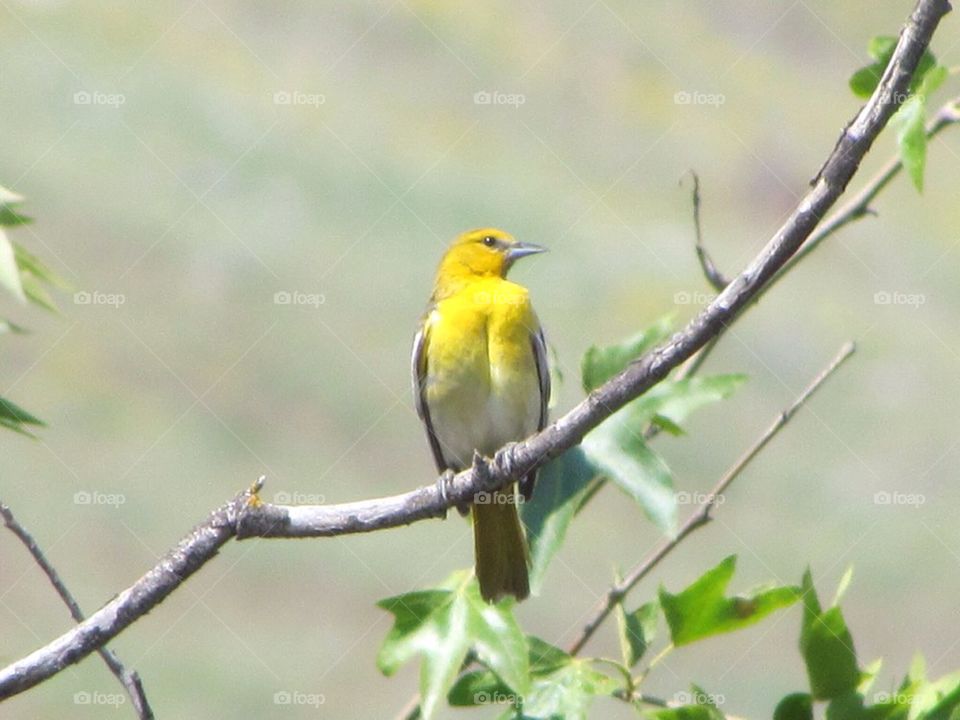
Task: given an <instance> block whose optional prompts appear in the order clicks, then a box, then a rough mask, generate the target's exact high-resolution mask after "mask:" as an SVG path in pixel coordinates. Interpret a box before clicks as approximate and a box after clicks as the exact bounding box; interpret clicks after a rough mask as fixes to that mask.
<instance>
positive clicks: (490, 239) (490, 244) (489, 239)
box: [483, 235, 497, 247]
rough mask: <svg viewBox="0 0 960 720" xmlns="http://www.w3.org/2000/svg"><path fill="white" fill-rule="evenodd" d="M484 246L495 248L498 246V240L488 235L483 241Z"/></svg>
mask: <svg viewBox="0 0 960 720" xmlns="http://www.w3.org/2000/svg"><path fill="white" fill-rule="evenodd" d="M483 244H484V245H486V246H487V247H493V246H494V245H496V244H497V239H496V238H495V237H493V235H487V236H486V237H485V238H484V239H483Z"/></svg>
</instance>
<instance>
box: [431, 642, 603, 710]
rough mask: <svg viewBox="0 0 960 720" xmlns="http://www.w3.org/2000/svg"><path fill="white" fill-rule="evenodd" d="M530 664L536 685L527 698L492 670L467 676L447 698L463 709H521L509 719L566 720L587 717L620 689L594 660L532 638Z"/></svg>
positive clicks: (534, 684) (467, 674)
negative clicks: (495, 706) (599, 699)
mask: <svg viewBox="0 0 960 720" xmlns="http://www.w3.org/2000/svg"><path fill="white" fill-rule="evenodd" d="M527 644H528V652H529V655H528V661H529V666H530V674H531V676H532V682H531V686H530V689H529V690H528V692H527V693H526V694H525V695H521V694H518V693H517V692H515V691H514V690H513V689H512V688H510V687H509V686H508V685H507V684H505V683H504V682H503V681H502V680H500V679H499V678H498V677H497V676H496V675H495V674H494V673H493V672H491V671H489V670H477V671H474V672H469V673H465V674H464V675H462V676H461V677H460V679H459V680H457V682H456V684H455V685H454V686H453V688H451V690H450V693H449V695H448V696H447V697H448V699H449V701H450V704H451V705H454V706H458V707H467V706H479V705H491V704H498V705H503V706H505V707H506V706H514V707H522V713H523V714H522V716H521V715H519V714H516V713H514V712H510V713H508V714H507V715H506V717H510V718H514V717H523V718H529V719H531V720H533V719H546V718H549V719H550V720H563V719H564V718H572V719H574V720H576V719H577V718H586V711H587V709H588V707H589V705H590V703H591V701H592V700H593V698H594V697H596V696H597V695H611V694H612V693H614V692H616V691H617V690H618V689H619V686H618V685H617V683H616V682H614V681H613V680H612V679H611V678H610V677H608V676H607V675H604V674H603V673H601V672H599V671H597V670H595V669H594V668H592V667H591V665H590V661H589V660H584V659H581V658H574V657H571V656H570V655H569V654H567V653H566V652H564V651H563V650H561V649H560V648H558V647H554V646H553V645H550V644H549V643H546V642H544V641H543V640H540V639H539V638H537V637H534V636H532V635H531V636H529V637H528V638H527Z"/></svg>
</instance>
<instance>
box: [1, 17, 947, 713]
mask: <svg viewBox="0 0 960 720" xmlns="http://www.w3.org/2000/svg"><path fill="white" fill-rule="evenodd" d="M949 10H950V4H949V2H948V1H947V0H919V2H918V3H917V6H916V8H915V10H914V12H913V14H912V15H911V17H910V19H909V21H908V22H907V24H906V26H905V27H904V29H903V31H902V32H901V34H900V38H899V40H898V42H897V46H896V49H895V50H894V53H893V57H892V58H891V61H890V63H889V65H888V66H887V69H886V71H885V72H884V74H883V77H882V78H881V80H880V83H879V84H878V86H877V88H876V90H875V91H874V93H873V95H872V96H871V97H870V99H869V100H868V101H867V102H866V104H864V106H863V107H862V108H861V109H860V111H859V112H858V113H857V115H856V116H855V117H854V119H853V120H852V121H851V122H850V123H849V125H847V127H846V128H845V129H844V131H843V133H842V134H841V136H840V138H839V140H838V141H837V143H836V146H835V147H834V149H833V151H832V152H831V153H830V155H829V156H828V158H827V160H826V162H825V163H824V164H823V166H822V168H821V169H820V172H819V173H818V174H817V176H816V178H815V179H814V181H813V187H812V188H811V189H810V190H809V191H808V192H807V194H806V195H805V197H804V198H803V199H802V200H801V202H800V203H799V205H798V206H797V207H796V209H795V210H794V211H793V213H791V215H790V217H789V218H788V219H787V220H786V222H785V223H784V224H783V226H782V227H781V228H780V229H779V230H778V231H777V232H776V234H775V235H774V236H773V237H772V238H771V239H770V241H769V242H768V243H767V245H766V247H765V248H764V249H763V250H762V251H761V253H760V254H759V255H758V256H757V257H756V258H755V259H754V260H753V261H752V262H751V263H750V265H749V266H748V267H747V268H746V269H745V270H744V271H743V272H742V273H741V274H740V275H738V276H737V277H736V278H734V279H733V280H732V281H731V282H730V284H729V285H728V286H727V287H726V288H725V289H724V291H723V292H722V293H720V295H719V296H718V297H717V298H716V299H715V300H714V301H713V302H712V303H711V304H710V305H709V306H708V307H707V308H705V309H704V310H702V311H701V312H700V314H699V315H697V316H696V317H695V318H694V319H693V320H691V321H690V323H689V324H688V325H687V326H686V327H685V328H684V329H683V330H682V331H680V332H678V333H676V334H675V335H674V336H673V337H672V338H670V340H669V341H667V342H666V343H664V344H663V345H661V346H659V347H657V348H655V349H654V350H652V351H650V352H649V353H647V354H646V355H644V356H643V357H641V358H639V359H638V360H637V361H636V362H634V363H632V364H631V365H630V366H629V367H628V368H627V369H626V370H624V371H623V372H622V373H620V374H619V375H618V376H616V377H615V378H613V379H612V380H610V381H609V382H607V383H606V384H605V385H603V386H601V387H600V388H597V389H596V390H594V391H593V392H592V393H590V395H588V396H587V398H586V399H585V400H583V402H581V403H580V404H579V405H577V406H576V407H574V408H573V409H572V410H571V411H570V412H568V413H567V414H566V415H564V416H563V417H561V418H560V419H558V420H557V421H556V422H554V423H553V424H551V425H549V426H548V427H547V428H545V429H544V430H543V431H541V432H539V433H537V434H536V435H533V436H531V437H530V438H528V439H526V440H524V441H523V442H520V443H515V444H510V445H507V446H505V447H503V448H501V449H500V450H499V451H498V452H497V453H496V454H495V455H494V457H493V458H492V459H485V458H481V457H477V458H475V461H474V464H473V467H472V468H470V469H468V470H465V471H463V472H461V473H459V474H458V475H456V476H455V477H454V478H452V479H451V480H450V481H449V482H446V481H441V482H438V483H437V484H436V485H433V486H428V487H421V488H418V489H417V490H414V491H412V492H409V493H404V494H402V495H394V496H392V497H388V498H381V499H378V500H367V501H361V502H355V503H346V504H343V505H334V506H303V507H283V506H271V505H262V504H261V503H259V501H258V500H255V495H254V494H252V493H251V492H249V491H248V492H246V493H241V494H240V495H238V496H237V497H236V498H234V499H233V500H231V501H230V502H228V503H225V504H224V505H223V506H221V507H220V508H218V509H217V510H215V511H214V512H213V513H212V514H211V516H210V517H209V518H208V519H207V520H206V521H205V522H203V523H201V524H200V525H198V526H197V527H196V528H195V529H194V531H193V532H192V533H191V534H190V535H188V536H187V537H186V538H184V539H183V540H182V541H181V542H180V544H179V545H177V547H176V548H174V549H173V550H172V551H170V552H169V553H168V554H167V555H166V556H165V557H164V558H163V559H162V560H161V561H160V563H159V564H158V565H157V566H156V567H154V568H153V569H151V570H150V571H149V572H148V573H147V574H146V575H144V576H143V577H142V578H140V580H138V581H137V582H136V583H134V585H133V586H131V587H130V588H128V589H127V590H124V591H123V592H121V593H120V594H119V595H118V596H117V597H116V598H114V599H113V600H111V601H110V602H109V603H107V604H106V605H105V606H104V607H103V608H101V609H100V610H99V611H97V612H96V613H94V614H93V615H91V616H90V617H89V618H87V619H86V620H85V621H83V622H82V623H80V624H79V625H77V626H76V627H75V628H73V629H72V630H70V631H68V632H67V633H65V634H63V635H61V636H60V637H59V638H57V639H56V640H54V641H52V642H51V643H49V644H48V645H46V646H45V647H43V648H40V649H39V650H36V651H35V652H33V653H31V654H30V655H28V656H27V657H25V658H23V659H22V660H19V661H17V662H15V663H13V664H12V665H10V666H8V667H6V668H4V669H3V670H0V700H2V699H4V698H7V697H10V696H11V695H14V694H16V693H19V692H22V691H24V690H27V689H28V688H31V687H33V686H34V685H36V684H37V683H40V682H42V681H44V680H46V679H47V678H49V677H51V676H52V675H54V674H56V673H57V672H59V671H61V670H62V669H63V668H65V667H67V666H68V665H69V664H71V663H74V662H77V661H79V660H81V659H82V658H84V657H86V656H87V655H88V654H89V653H91V652H93V651H94V650H96V649H97V648H100V647H102V646H103V645H104V644H106V643H107V642H108V641H109V640H110V639H111V638H113V637H115V636H116V635H117V634H118V633H120V632H121V631H122V630H124V629H125V628H126V627H128V626H129V625H130V624H131V623H133V622H134V621H135V620H136V619H137V618H139V617H141V616H142V615H144V614H146V613H147V612H149V611H150V610H151V609H152V608H153V607H155V606H156V605H157V604H158V603H160V602H161V601H162V600H163V599H164V598H166V596H167V595H169V594H170V593H171V592H173V590H174V589H176V588H177V587H178V586H179V585H180V584H182V583H183V582H184V581H185V580H186V578H188V577H189V576H190V575H192V574H193V573H194V572H196V571H197V570H198V569H199V568H200V567H202V566H203V565H204V564H205V563H206V562H208V561H209V560H210V559H211V558H212V557H214V556H215V555H216V553H217V551H218V550H219V549H220V547H222V546H223V544H224V543H226V542H227V541H228V540H229V539H230V538H231V537H233V536H236V537H237V538H239V539H243V538H247V537H253V536H258V537H286V538H293V537H321V536H328V535H342V534H348V533H358V532H371V531H374V530H381V529H384V528H389V527H397V526H399V525H406V524H409V523H412V522H415V521H418V520H424V519H426V518H432V517H443V516H444V515H445V514H446V510H447V509H448V508H449V507H452V506H454V505H458V504H462V503H464V502H469V501H470V499H471V498H472V497H473V495H475V494H476V493H477V492H481V491H491V490H494V489H496V488H498V487H501V486H503V485H505V484H507V483H508V482H510V481H511V479H512V478H516V477H520V476H522V475H524V474H526V473H528V472H529V471H530V470H532V469H533V468H535V467H539V466H540V465H542V464H543V463H545V462H546V461H547V460H549V459H550V458H553V457H556V456H557V455H559V454H561V453H562V452H563V451H564V450H567V449H568V448H570V447H572V446H574V445H576V444H578V443H580V441H581V440H582V439H583V436H584V435H585V434H586V433H587V432H589V431H590V430H592V429H593V428H595V427H597V425H599V424H600V423H601V422H603V421H604V420H605V419H606V418H608V417H609V416H610V415H612V414H613V413H614V412H616V411H617V410H619V409H620V408H621V407H623V406H624V405H625V404H626V403H628V402H630V401H631V400H634V399H636V398H637V397H639V396H640V395H642V394H643V393H644V392H646V391H647V390H649V389H650V388H651V387H652V386H653V385H655V384H656V383H658V382H660V381H661V380H662V379H663V378H665V377H666V376H667V374H668V373H669V372H670V371H671V370H672V369H673V368H675V367H678V366H679V365H680V364H681V363H683V362H684V361H686V360H687V359H689V358H690V357H691V356H692V355H693V354H694V353H696V352H697V351H698V350H699V349H700V348H702V347H703V346H704V345H705V344H706V343H708V342H709V341H710V340H711V339H712V338H714V337H716V336H718V335H720V334H721V333H722V332H723V331H724V329H725V328H726V327H727V326H728V325H729V324H730V323H731V322H733V321H734V319H735V318H736V317H737V315H738V314H739V313H740V311H741V310H743V309H744V308H745V307H746V306H747V305H748V304H749V303H751V302H752V301H753V299H755V298H756V296H757V295H758V293H759V292H760V291H761V290H762V289H763V288H764V287H765V286H766V285H767V284H768V283H769V282H770V280H771V278H773V277H774V276H775V275H776V273H777V272H778V271H779V270H780V269H781V268H782V267H783V266H784V264H785V263H786V262H787V261H788V260H789V259H790V258H791V257H792V256H793V255H794V254H795V253H796V252H797V250H798V249H799V248H800V247H801V246H802V245H803V243H804V242H805V241H806V240H807V238H809V237H810V235H811V233H812V232H813V230H814V228H815V227H816V226H817V224H818V223H819V222H820V220H821V219H822V218H823V217H825V216H826V214H827V212H828V211H829V209H830V208H831V207H832V206H833V204H834V203H835V202H836V200H837V198H839V197H840V195H841V194H842V193H843V191H844V189H845V188H846V186H847V183H848V182H849V181H850V178H851V177H853V175H854V173H855V172H856V170H857V168H858V167H859V164H860V162H861V160H862V159H863V157H864V155H865V154H866V153H867V151H868V150H869V149H870V147H871V145H872V144H873V141H874V139H875V138H876V137H877V135H878V134H879V132H880V131H881V130H882V129H883V127H884V126H885V125H886V123H887V121H888V120H889V119H890V116H891V115H892V114H893V112H894V111H895V110H896V108H897V105H898V103H899V102H900V101H901V99H903V98H905V97H906V96H907V91H908V88H909V83H910V79H911V77H912V76H913V73H914V70H915V69H916V66H917V63H918V62H919V60H920V57H921V55H922V54H923V51H924V50H925V49H926V47H927V45H928V44H929V42H930V38H931V37H932V35H933V32H934V31H935V29H936V27H937V25H938V24H939V22H940V19H941V18H942V17H943V16H944V15H945V14H946V13H947V12H948V11H949Z"/></svg>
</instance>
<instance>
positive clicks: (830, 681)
mask: <svg viewBox="0 0 960 720" xmlns="http://www.w3.org/2000/svg"><path fill="white" fill-rule="evenodd" d="M802 589H803V605H804V608H803V624H802V626H801V630H800V652H801V654H802V655H803V659H804V662H805V663H806V665H807V677H808V678H809V679H810V691H811V693H812V694H813V697H815V698H817V699H818V700H829V699H831V698H835V697H839V696H841V695H844V694H847V693H851V692H853V691H855V690H856V688H857V685H859V684H860V669H859V668H858V667H857V653H856V651H855V650H854V647H853V637H852V636H851V635H850V631H849V629H847V624H846V622H845V621H844V619H843V613H842V612H841V611H840V607H839V606H837V605H835V606H833V607H831V608H830V609H828V610H826V611H824V610H823V609H822V608H821V607H820V601H819V600H818V599H817V592H816V590H815V589H814V587H813V578H812V576H811V575H810V571H809V570H807V571H806V572H805V573H804V575H803V584H802Z"/></svg>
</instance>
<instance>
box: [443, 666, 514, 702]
mask: <svg viewBox="0 0 960 720" xmlns="http://www.w3.org/2000/svg"><path fill="white" fill-rule="evenodd" d="M514 698H516V695H514V693H513V692H512V691H511V690H510V687H509V686H508V685H507V684H506V683H504V682H503V681H502V680H501V679H500V678H498V677H497V676H496V675H495V674H494V673H493V672H491V671H490V670H473V671H471V672H468V673H464V674H463V675H461V676H460V677H459V678H458V679H457V682H456V683H455V684H454V686H453V687H452V688H450V692H449V693H447V702H448V703H450V705H452V706H453V707H474V706H477V705H489V704H500V703H509V702H510V701H511V700H513V699H514Z"/></svg>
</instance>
